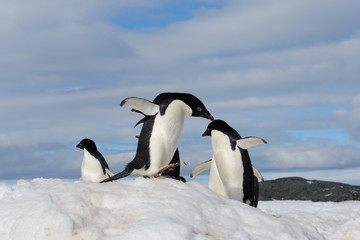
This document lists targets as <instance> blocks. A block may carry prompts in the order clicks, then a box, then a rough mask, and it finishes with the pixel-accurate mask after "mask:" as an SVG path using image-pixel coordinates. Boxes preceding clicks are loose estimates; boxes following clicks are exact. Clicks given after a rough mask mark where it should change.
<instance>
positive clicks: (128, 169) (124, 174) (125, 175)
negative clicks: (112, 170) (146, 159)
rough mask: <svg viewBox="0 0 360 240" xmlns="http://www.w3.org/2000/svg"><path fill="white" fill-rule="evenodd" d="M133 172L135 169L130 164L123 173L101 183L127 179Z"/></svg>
mask: <svg viewBox="0 0 360 240" xmlns="http://www.w3.org/2000/svg"><path fill="white" fill-rule="evenodd" d="M133 171H134V168H133V167H132V166H131V165H130V164H128V165H126V167H125V169H124V170H123V171H122V172H120V173H118V174H115V175H113V176H112V177H109V178H107V179H105V180H102V181H101V182H100V183H106V182H112V181H114V180H118V179H120V178H123V177H127V176H129V175H130V174H131V173H132V172H133Z"/></svg>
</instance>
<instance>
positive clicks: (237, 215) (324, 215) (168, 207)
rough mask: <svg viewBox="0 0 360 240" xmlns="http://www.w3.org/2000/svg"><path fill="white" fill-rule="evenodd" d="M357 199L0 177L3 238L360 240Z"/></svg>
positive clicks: (150, 182)
mask: <svg viewBox="0 0 360 240" xmlns="http://www.w3.org/2000/svg"><path fill="white" fill-rule="evenodd" d="M359 229H360V203H359V202H345V203H312V202H302V201H274V202H260V203H259V208H257V209H255V208H252V207H249V206H247V205H245V204H242V203H240V202H237V201H234V200H229V199H225V198H223V197H221V196H220V195H217V194H215V193H213V192H211V191H210V190H209V189H208V188H207V187H206V186H204V185H202V184H200V183H197V182H188V183H182V182H179V181H175V180H171V179H144V178H137V179H135V180H123V181H118V182H113V183H107V184H99V183H89V182H75V183H71V182H64V181H62V180H59V179H35V180H33V181H30V182H29V181H23V180H20V181H18V182H17V184H16V185H8V184H5V183H0V239H62V240H63V239H87V240H91V239H127V240H131V239H147V240H152V239H156V240H158V239H175V240H176V239H179V240H180V239H181V240H184V239H196V240H210V239H277V240H280V239H286V240H288V239H360V230H359Z"/></svg>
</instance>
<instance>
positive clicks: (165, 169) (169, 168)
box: [154, 163, 179, 177]
mask: <svg viewBox="0 0 360 240" xmlns="http://www.w3.org/2000/svg"><path fill="white" fill-rule="evenodd" d="M178 166H179V163H171V164H169V165H166V166H164V167H162V168H160V169H159V171H158V173H157V174H156V175H155V176H154V177H160V176H161V175H162V174H164V173H166V172H170V171H173V170H174V169H175V168H176V167H178Z"/></svg>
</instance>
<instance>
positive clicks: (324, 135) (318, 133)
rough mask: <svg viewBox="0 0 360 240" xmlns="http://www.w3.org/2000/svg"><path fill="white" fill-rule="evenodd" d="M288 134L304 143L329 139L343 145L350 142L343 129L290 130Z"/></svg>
mask: <svg viewBox="0 0 360 240" xmlns="http://www.w3.org/2000/svg"><path fill="white" fill-rule="evenodd" d="M287 133H288V134H289V135H291V136H293V137H298V138H300V139H301V140H302V141H306V140H309V139H328V140H331V141H335V142H341V143H345V142H348V141H349V135H348V134H347V132H346V131H345V130H344V129H341V128H330V129H306V130H288V131H287Z"/></svg>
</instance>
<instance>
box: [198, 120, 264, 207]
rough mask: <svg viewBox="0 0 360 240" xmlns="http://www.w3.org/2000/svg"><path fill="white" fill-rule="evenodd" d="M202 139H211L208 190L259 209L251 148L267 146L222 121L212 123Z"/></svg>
mask: <svg viewBox="0 0 360 240" xmlns="http://www.w3.org/2000/svg"><path fill="white" fill-rule="evenodd" d="M203 136H211V144H212V149H213V158H212V161H211V166H210V176H209V183H208V184H209V188H210V189H211V190H213V191H214V192H217V193H219V194H221V195H223V196H225V197H228V198H230V199H235V200H239V201H242V202H244V203H246V204H249V205H250V206H254V207H256V205H257V197H256V191H257V189H255V188H256V183H255V182H254V181H255V177H254V171H253V167H252V164H251V161H250V156H249V153H248V151H247V149H248V148H250V147H252V146H255V145H258V144H266V141H265V140H263V139H261V138H258V137H246V138H241V136H240V135H239V134H238V133H237V132H236V130H235V129H233V128H232V127H230V126H229V125H228V124H227V123H226V122H224V121H222V120H215V121H213V122H212V123H210V124H209V126H208V128H207V129H206V131H205V132H204V134H203Z"/></svg>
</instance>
